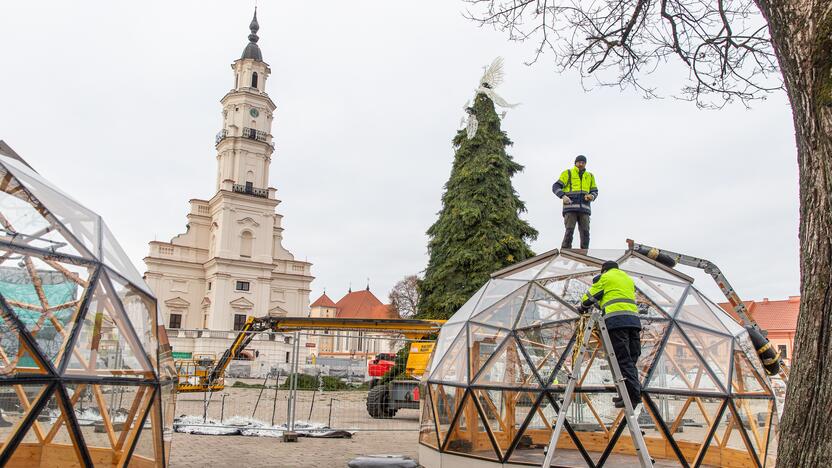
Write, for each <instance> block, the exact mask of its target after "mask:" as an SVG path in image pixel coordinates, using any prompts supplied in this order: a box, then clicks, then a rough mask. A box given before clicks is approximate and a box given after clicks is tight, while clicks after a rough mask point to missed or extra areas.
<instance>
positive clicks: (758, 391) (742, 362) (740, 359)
mask: <svg viewBox="0 0 832 468" xmlns="http://www.w3.org/2000/svg"><path fill="white" fill-rule="evenodd" d="M755 358H756V357H755ZM731 380H732V382H731V391H732V392H733V393H734V394H751V395H771V390H769V387H768V384H767V383H766V381H765V378H764V377H763V376H761V375H759V374H758V373H757V371H756V370H754V367H753V366H752V365H751V362H750V360H749V358H748V356H746V354H745V353H744V352H743V351H742V350H740V349H737V350H735V351H734V374H733V377H732V379H731Z"/></svg>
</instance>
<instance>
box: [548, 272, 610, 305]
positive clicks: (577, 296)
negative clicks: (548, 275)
mask: <svg viewBox="0 0 832 468" xmlns="http://www.w3.org/2000/svg"><path fill="white" fill-rule="evenodd" d="M596 276H597V274H590V275H584V276H576V277H574V278H563V279H557V280H549V281H539V283H540V284H541V285H543V286H544V287H545V288H546V289H547V290H549V291H551V292H552V293H554V294H555V295H556V296H558V297H559V298H561V299H562V300H563V301H564V302H566V303H567V304H571V305H572V306H573V307H577V306H578V305H579V304H580V303H581V300H582V298H583V296H584V294H586V292H587V291H589V288H590V287H591V286H592V282H593V281H594V280H595V277H596Z"/></svg>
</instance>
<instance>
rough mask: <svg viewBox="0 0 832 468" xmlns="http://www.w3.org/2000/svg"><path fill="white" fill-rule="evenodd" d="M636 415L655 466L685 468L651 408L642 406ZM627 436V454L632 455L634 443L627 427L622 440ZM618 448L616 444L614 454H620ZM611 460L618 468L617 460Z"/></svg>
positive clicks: (645, 405)
mask: <svg viewBox="0 0 832 468" xmlns="http://www.w3.org/2000/svg"><path fill="white" fill-rule="evenodd" d="M654 400H655V399H654ZM667 409H668V408H665V409H664V411H665V414H667ZM660 410H661V409H660ZM636 413H638V426H639V428H640V429H641V431H642V432H643V434H644V441H645V442H646V443H647V447H648V451H649V452H650V457H651V458H653V459H654V460H656V463H655V466H657V467H658V466H661V467H668V468H676V467H680V468H681V467H683V466H684V465H683V464H682V461H681V460H680V459H679V457H678V456H677V455H676V452H675V451H674V450H673V447H672V446H671V445H670V443H669V442H668V440H667V438H666V437H665V435H664V431H663V430H662V427H661V422H660V421H659V419H658V417H657V416H656V415H655V414H654V413H653V412H652V410H651V409H650V406H648V405H647V404H642V405H641V406H640V407H638V408H637V409H636ZM625 435H626V436H627V445H628V447H627V453H630V450H631V449H630V448H629V447H632V442H631V441H630V438H629V431H628V430H627V428H626V427H625V428H624V433H623V434H622V438H624V436H625ZM618 448H619V446H618V444H616V446H615V447H614V448H613V452H618ZM610 458H611V459H610V464H612V465H613V466H618V465H616V464H615V459H613V458H612V457H610Z"/></svg>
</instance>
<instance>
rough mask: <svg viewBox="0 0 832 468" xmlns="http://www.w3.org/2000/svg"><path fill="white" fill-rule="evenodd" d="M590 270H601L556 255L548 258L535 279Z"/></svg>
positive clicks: (545, 278)
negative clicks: (547, 261) (550, 258)
mask: <svg viewBox="0 0 832 468" xmlns="http://www.w3.org/2000/svg"><path fill="white" fill-rule="evenodd" d="M592 271H601V270H600V268H598V267H597V266H595V265H590V264H588V263H584V262H581V261H578V260H575V259H573V258H570V257H567V256H564V255H558V256H557V257H555V258H553V259H552V260H550V261H549V263H548V264H547V265H546V267H545V268H543V269H542V270H541V271H540V274H539V275H537V279H538V280H547V279H552V278H556V277H558V276H564V275H574V274H577V273H584V272H592Z"/></svg>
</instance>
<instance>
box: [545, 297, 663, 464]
mask: <svg viewBox="0 0 832 468" xmlns="http://www.w3.org/2000/svg"><path fill="white" fill-rule="evenodd" d="M596 324H597V325H598V329H599V332H600V333H599V334H600V336H601V340H602V345H603V346H604V350H605V351H606V353H607V360H608V361H609V364H610V369H612V375H613V380H614V382H615V388H616V389H617V390H618V394H619V395H621V398H622V399H623V401H624V418H625V420H626V424H627V429H629V430H630V437H631V438H632V440H633V445H634V447H635V449H636V456H637V457H638V460H639V463H640V464H641V467H642V468H648V467H652V466H653V460H652V459H651V458H650V454H649V453H648V452H647V444H646V443H645V442H644V434H642V432H641V427H639V425H638V420H637V418H636V416H635V411H634V409H633V403H632V402H631V401H630V396H629V393H628V392H627V387H626V386H625V385H624V377H623V376H622V375H621V369H620V368H619V367H618V360H617V359H616V357H615V351H614V350H613V347H612V342H611V341H610V334H609V332H608V331H607V326H606V324H605V323H604V319H603V316H602V312H601V311H600V310H598V309H597V308H594V310H593V312H592V314H590V315H589V318H588V319H587V320H586V324H585V326H584V329H583V335H581V342H580V343H575V346H580V349H579V351H578V355H577V357H576V358H575V359H574V362H573V364H572V373H570V374H569V383H568V384H567V385H566V391H565V392H564V394H563V404H562V406H561V407H560V411H558V419H557V423H555V430H554V431H553V432H552V438H551V439H550V440H549V445H548V447H547V448H548V449H547V450H546V457H545V458H544V459H543V464H542V465H541V466H542V467H543V468H549V467H550V466H551V464H552V461H553V460H554V459H555V451H556V450H557V443H558V440H559V439H560V433H561V432H562V431H563V426H564V423H565V421H566V411H567V410H568V409H569V406H570V405H571V404H572V400H573V396H574V394H575V386H576V385H577V384H578V380H579V379H580V378H581V364H583V360H584V355H586V353H587V351H588V347H589V341H590V338H592V331H593V329H594V328H595V325H596Z"/></svg>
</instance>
